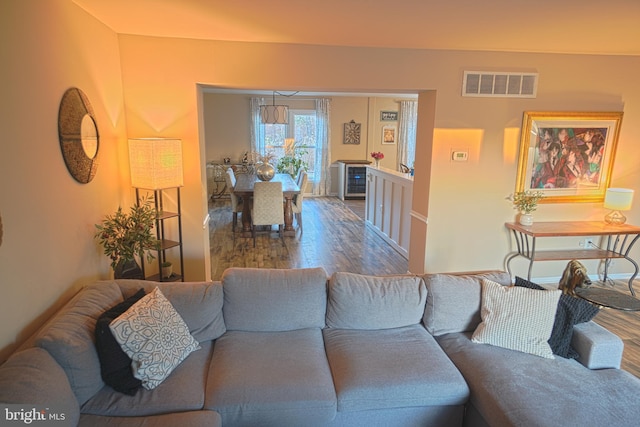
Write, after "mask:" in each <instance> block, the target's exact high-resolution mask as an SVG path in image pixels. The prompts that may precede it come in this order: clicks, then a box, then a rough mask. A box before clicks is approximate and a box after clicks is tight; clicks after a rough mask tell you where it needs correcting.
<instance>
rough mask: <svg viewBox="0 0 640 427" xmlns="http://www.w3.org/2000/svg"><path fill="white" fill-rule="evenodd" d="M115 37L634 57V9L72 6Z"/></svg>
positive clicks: (211, 1)
mask: <svg viewBox="0 0 640 427" xmlns="http://www.w3.org/2000/svg"><path fill="white" fill-rule="evenodd" d="M73 1H74V2H75V3H76V4H78V5H79V6H80V7H82V8H83V9H85V10H86V11H87V12H89V13H90V14H92V15H94V16H95V17H96V18H97V19H99V20H100V21H102V22H104V23H105V24H106V25H107V26H109V27H110V28H111V29H113V30H114V31H115V32H117V33H121V34H137V35H150V36H160V37H180V38H194V39H210V40H227V41H246V42H273V43H300V44H315V45H329V46H360V47H386V48H415V49H447V50H492V51H509V52H553V53H586V54H613V55H640V0H607V1H602V0H528V1H526V0H318V1H314V0H73Z"/></svg>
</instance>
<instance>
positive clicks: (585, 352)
mask: <svg viewBox="0 0 640 427" xmlns="http://www.w3.org/2000/svg"><path fill="white" fill-rule="evenodd" d="M571 346H572V347H573V348H574V349H575V350H576V351H577V352H578V354H579V355H580V357H579V358H578V361H579V362H580V363H582V364H583V365H584V366H586V367H587V368H589V369H605V368H616V369H619V368H620V363H621V362H622V350H623V349H624V343H623V342H622V340H621V339H620V337H618V336H617V335H616V334H614V333H613V332H610V331H609V330H608V329H605V328H603V327H602V326H600V325H598V324H597V323H595V322H593V321H591V322H585V323H580V324H578V325H576V326H574V327H573V338H572V339H571Z"/></svg>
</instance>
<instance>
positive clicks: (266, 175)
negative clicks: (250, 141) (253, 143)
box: [256, 162, 276, 181]
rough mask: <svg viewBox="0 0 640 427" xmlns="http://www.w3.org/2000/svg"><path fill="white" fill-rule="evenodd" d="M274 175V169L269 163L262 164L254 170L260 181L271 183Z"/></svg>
mask: <svg viewBox="0 0 640 427" xmlns="http://www.w3.org/2000/svg"><path fill="white" fill-rule="evenodd" d="M275 174H276V168H274V167H273V165H272V164H271V163H269V162H264V163H262V164H261V165H260V166H258V167H257V168H256V175H258V179H260V181H271V180H272V179H273V177H274V176H275Z"/></svg>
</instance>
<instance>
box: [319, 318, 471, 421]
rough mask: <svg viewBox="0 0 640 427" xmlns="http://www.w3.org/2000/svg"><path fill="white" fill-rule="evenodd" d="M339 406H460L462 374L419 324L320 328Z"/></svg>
mask: <svg viewBox="0 0 640 427" xmlns="http://www.w3.org/2000/svg"><path fill="white" fill-rule="evenodd" d="M323 333H324V338H325V346H326V349H327V358H328V359H329V365H330V366H331V372H332V373H333V380H334V383H335V387H336V392H337V394H338V411H339V412H343V411H364V410H380V409H389V408H403V407H415V406H444V405H463V404H464V403H465V402H466V401H467V399H468V397H469V389H468V387H467V384H466V383H465V381H464V378H463V377H462V375H461V374H460V372H459V371H458V370H457V369H456V367H455V366H454V365H453V363H451V361H450V360H449V358H448V357H447V356H446V355H445V354H444V352H443V351H442V349H441V348H440V346H439V345H438V344H437V342H436V341H435V339H434V338H433V336H431V335H430V334H429V333H428V332H427V331H426V330H425V329H424V327H422V325H412V326H407V327H404V328H397V329H383V330H353V329H349V330H345V329H325V330H324V331H323Z"/></svg>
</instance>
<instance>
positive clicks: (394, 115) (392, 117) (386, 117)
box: [380, 111, 398, 122]
mask: <svg viewBox="0 0 640 427" xmlns="http://www.w3.org/2000/svg"><path fill="white" fill-rule="evenodd" d="M380 121H381V122H397V121H398V112H397V111H380Z"/></svg>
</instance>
